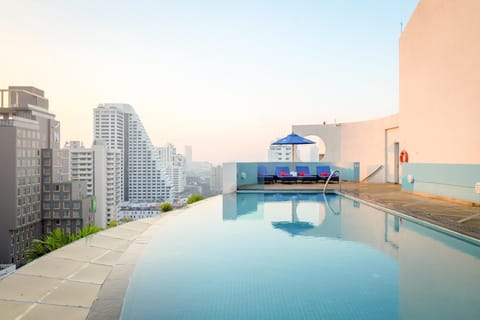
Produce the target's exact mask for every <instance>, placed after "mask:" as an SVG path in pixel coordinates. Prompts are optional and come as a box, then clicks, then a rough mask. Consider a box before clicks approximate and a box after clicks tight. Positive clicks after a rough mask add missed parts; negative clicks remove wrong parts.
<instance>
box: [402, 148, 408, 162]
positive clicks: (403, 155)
mask: <svg viewBox="0 0 480 320" xmlns="http://www.w3.org/2000/svg"><path fill="white" fill-rule="evenodd" d="M404 162H408V152H407V151H406V150H402V152H400V163H404Z"/></svg>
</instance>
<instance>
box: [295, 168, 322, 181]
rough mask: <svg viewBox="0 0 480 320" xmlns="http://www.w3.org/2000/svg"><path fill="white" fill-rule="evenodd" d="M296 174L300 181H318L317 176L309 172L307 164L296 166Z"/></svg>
mask: <svg viewBox="0 0 480 320" xmlns="http://www.w3.org/2000/svg"><path fill="white" fill-rule="evenodd" d="M296 170H297V176H298V179H299V180H300V181H302V182H315V183H316V182H318V177H317V175H316V174H311V173H310V168H309V167H307V166H297V167H296Z"/></svg>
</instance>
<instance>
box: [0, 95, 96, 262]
mask: <svg viewBox="0 0 480 320" xmlns="http://www.w3.org/2000/svg"><path fill="white" fill-rule="evenodd" d="M0 149H1V150H2V152H1V153H0V163H2V170H0V181H1V185H0V212H1V214H0V263H14V264H19V265H22V264H24V263H25V255H24V253H25V249H27V248H28V247H29V246H30V245H31V244H32V240H33V239H39V238H40V237H41V236H42V235H43V234H44V233H45V232H49V231H51V230H53V229H57V228H59V229H63V230H64V231H66V232H70V233H76V232H77V231H78V228H81V227H83V225H84V223H85V224H87V223H90V222H93V215H92V210H91V209H92V208H91V202H90V201H91V198H89V197H88V196H87V195H86V192H85V191H84V189H83V186H82V185H79V184H77V183H71V182H68V181H67V180H68V177H67V172H68V171H67V168H66V167H67V166H66V162H65V160H64V159H63V158H62V152H61V151H60V122H58V121H56V120H55V115H53V114H51V113H50V112H49V110H48V99H46V98H45V97H44V93H43V91H42V90H39V89H37V88H34V87H9V88H8V89H4V90H0Z"/></svg>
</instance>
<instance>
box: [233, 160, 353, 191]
mask: <svg viewBox="0 0 480 320" xmlns="http://www.w3.org/2000/svg"><path fill="white" fill-rule="evenodd" d="M259 165H262V166H265V167H266V168H267V173H268V174H271V175H274V174H275V167H277V166H282V167H284V166H288V167H289V168H290V169H291V168H292V164H291V163H285V162H239V163H234V162H232V163H224V164H223V194H228V193H232V192H236V191H237V189H241V188H242V187H244V186H249V185H255V184H258V177H257V172H258V166H259ZM297 165H301V166H308V167H309V170H310V173H312V174H316V166H319V165H329V166H330V169H332V170H335V169H338V170H340V171H341V173H342V179H344V180H349V181H359V176H360V174H359V165H358V163H356V162H336V163H331V162H323V161H322V162H298V163H297V162H296V163H295V166H297Z"/></svg>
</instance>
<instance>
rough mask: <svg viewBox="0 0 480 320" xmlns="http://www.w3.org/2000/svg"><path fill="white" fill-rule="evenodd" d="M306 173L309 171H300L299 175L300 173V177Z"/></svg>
mask: <svg viewBox="0 0 480 320" xmlns="http://www.w3.org/2000/svg"><path fill="white" fill-rule="evenodd" d="M306 174H307V172H305V171H302V172H300V173H299V174H298V175H299V176H300V177H304V176H305V175H306Z"/></svg>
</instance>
